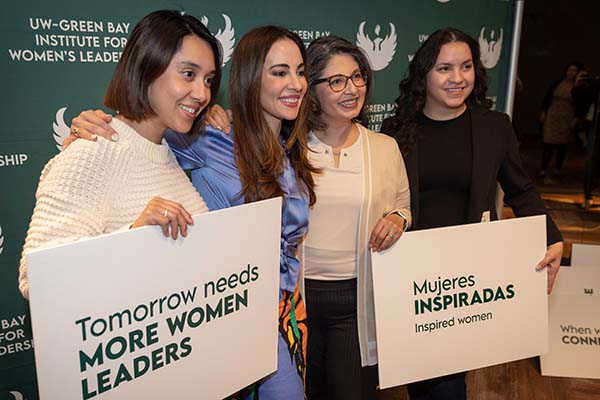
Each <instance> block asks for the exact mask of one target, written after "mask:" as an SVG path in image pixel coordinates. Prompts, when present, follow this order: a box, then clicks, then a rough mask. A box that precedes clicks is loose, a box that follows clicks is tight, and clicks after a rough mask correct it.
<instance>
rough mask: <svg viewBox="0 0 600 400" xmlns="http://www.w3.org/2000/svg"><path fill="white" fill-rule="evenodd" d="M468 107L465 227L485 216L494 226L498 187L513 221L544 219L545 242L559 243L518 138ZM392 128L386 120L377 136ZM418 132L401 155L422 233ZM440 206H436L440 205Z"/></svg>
mask: <svg viewBox="0 0 600 400" xmlns="http://www.w3.org/2000/svg"><path fill="white" fill-rule="evenodd" d="M467 107H468V109H469V112H470V117H471V146H472V149H473V150H472V151H471V184H470V194H469V201H468V211H467V222H468V223H472V222H480V221H481V219H482V216H483V215H484V214H485V213H489V216H490V220H492V221H493V220H496V219H498V215H497V214H496V193H497V187H498V182H500V185H501V186H502V189H503V190H504V201H505V202H506V203H507V204H509V205H510V206H511V207H512V209H513V211H514V212H515V215H516V216H517V217H525V216H530V215H539V214H546V216H547V218H546V228H547V231H546V233H547V240H548V242H547V243H548V244H552V243H556V242H558V241H561V240H562V235H561V234H560V232H559V230H558V228H557V227H556V224H555V223H554V221H553V220H552V217H551V216H550V213H549V212H548V210H547V209H546V207H545V206H544V202H543V201H542V199H541V198H540V196H539V194H538V193H537V191H536V190H535V186H534V185H533V183H532V182H531V179H530V178H529V176H528V175H527V172H526V171H525V169H524V168H523V166H522V164H521V160H520V157H519V145H518V142H517V137H516V135H515V132H514V131H513V129H512V124H511V122H510V119H509V118H508V116H507V115H506V114H503V113H499V112H496V111H491V110H487V109H485V108H483V107H480V106H477V105H472V104H467ZM392 125H393V124H392V119H391V118H388V119H386V120H384V121H383V124H382V125H381V131H382V132H384V133H387V134H389V135H390V136H392V137H393V136H394V135H395V134H396V131H395V130H396V129H392ZM417 129H418V131H419V132H417V133H418V135H417V138H416V139H417V140H416V141H415V142H414V143H413V145H412V147H411V149H410V150H408V151H407V152H406V151H405V152H404V153H403V156H404V162H405V165H406V172H407V174H408V181H409V183H410V207H411V211H412V228H411V229H422V224H421V216H422V214H423V213H422V210H421V207H422V205H421V198H420V197H421V196H420V193H421V189H420V187H421V183H420V182H419V180H420V179H419V177H420V175H421V174H420V172H419V165H420V162H419V157H418V156H419V153H420V151H419V147H420V146H421V133H422V130H423V127H422V126H419V127H418V128H417ZM441 203H442V202H441V201H438V206H439V205H440V204H441Z"/></svg>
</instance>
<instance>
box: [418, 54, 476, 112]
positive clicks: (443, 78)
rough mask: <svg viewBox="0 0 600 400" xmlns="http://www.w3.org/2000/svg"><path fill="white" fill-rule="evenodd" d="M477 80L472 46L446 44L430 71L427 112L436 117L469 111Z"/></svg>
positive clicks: (428, 74) (427, 83)
mask: <svg viewBox="0 0 600 400" xmlns="http://www.w3.org/2000/svg"><path fill="white" fill-rule="evenodd" d="M474 83H475V68H474V66H473V57H472V55H471V50H470V49H469V46H468V45H467V44H466V43H465V42H450V43H446V44H445V45H443V46H442V47H441V48H440V53H439V55H438V57H437V60H436V62H435V65H434V66H433V68H431V70H430V71H429V72H428V73H427V77H426V87H427V95H426V99H425V108H424V109H423V111H424V113H425V114H426V115H427V116H428V117H429V118H431V119H435V120H447V119H451V118H454V117H457V116H458V115H460V114H461V113H462V112H463V111H464V110H465V108H466V105H465V101H466V100H467V97H469V95H470V94H471V92H472V91H473V85H474Z"/></svg>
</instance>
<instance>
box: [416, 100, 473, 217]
mask: <svg viewBox="0 0 600 400" xmlns="http://www.w3.org/2000/svg"><path fill="white" fill-rule="evenodd" d="M420 125H421V126H422V128H423V129H422V130H421V135H420V136H419V148H418V152H419V155H418V160H419V183H420V184H419V200H420V203H421V204H420V209H421V210H420V216H421V221H420V224H419V229H429V228H439V227H443V226H452V225H462V224H466V223H467V222H468V218H467V215H468V206H469V194H470V191H471V169H472V160H473V157H472V149H473V146H472V143H471V142H472V140H471V113H470V112H469V110H466V111H465V112H463V113H462V114H461V115H460V116H458V117H456V118H454V119H451V120H447V121H435V120H432V119H430V118H428V117H426V116H425V115H422V116H421V120H420Z"/></svg>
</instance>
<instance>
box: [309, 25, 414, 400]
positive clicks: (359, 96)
mask: <svg viewBox="0 0 600 400" xmlns="http://www.w3.org/2000/svg"><path fill="white" fill-rule="evenodd" d="M307 55H308V64H309V66H310V70H309V85H310V91H311V96H310V100H309V101H310V113H309V128H310V133H309V148H310V151H309V153H308V157H309V160H310V161H311V163H312V164H313V165H314V166H315V167H317V168H320V169H321V174H318V175H315V176H314V178H315V186H316V188H315V191H316V195H317V202H316V203H315V205H314V207H313V208H312V209H311V210H310V212H309V231H308V234H307V237H306V239H305V241H304V245H303V252H302V256H303V257H302V258H303V264H304V277H305V281H304V282H305V292H306V306H307V311H308V320H307V321H308V332H309V339H308V351H307V377H306V384H307V395H308V398H309V399H310V400H313V399H344V400H348V399H373V398H375V397H376V394H375V388H376V386H377V371H376V367H375V364H376V363H377V348H376V343H375V320H374V318H375V316H374V310H373V288H372V279H371V258H370V253H369V250H372V251H381V250H385V249H387V248H389V247H390V246H391V245H393V244H394V243H395V242H396V241H397V240H398V238H399V237H400V236H401V235H402V232H403V231H404V230H405V229H406V227H407V226H408V225H409V224H410V192H409V188H408V178H407V175H406V170H405V168H404V161H403V160H402V156H401V154H400V151H399V149H398V146H397V144H396V142H395V140H394V139H392V138H390V137H388V136H386V135H382V134H379V133H375V132H373V131H370V130H368V129H367V128H365V127H364V126H363V125H361V123H365V113H364V106H365V99H366V98H367V96H368V94H369V92H370V89H371V84H372V80H371V78H372V70H371V68H370V67H369V62H368V59H367V57H366V56H365V54H364V53H363V52H362V51H361V50H360V49H359V48H358V47H357V46H355V45H353V44H351V43H350V42H348V41H347V40H345V39H342V38H339V37H334V36H328V37H322V38H319V39H317V40H315V41H314V42H312V43H311V44H310V46H309V47H308V50H307Z"/></svg>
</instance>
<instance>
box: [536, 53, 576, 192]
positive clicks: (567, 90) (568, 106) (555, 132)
mask: <svg viewBox="0 0 600 400" xmlns="http://www.w3.org/2000/svg"><path fill="white" fill-rule="evenodd" d="M582 69H583V66H582V65H581V63H579V62H576V61H574V62H570V63H569V64H567V65H566V66H565V68H564V69H563V73H562V76H561V78H560V79H559V80H558V81H556V82H554V83H553V84H552V85H550V88H549V89H548V91H547V93H546V95H545V96H544V100H543V101H542V112H541V113H540V122H541V123H542V132H543V141H544V150H543V152H542V168H541V170H540V176H541V177H544V183H553V180H552V178H551V177H550V175H549V174H548V171H547V170H548V165H549V164H550V161H551V160H552V156H554V154H556V174H555V176H557V177H558V176H559V175H560V170H561V168H562V166H563V164H564V162H565V157H566V155H567V145H568V143H569V142H570V141H571V139H572V138H573V136H574V133H575V124H576V118H575V104H574V103H573V96H572V95H571V91H572V90H573V84H574V83H575V78H576V77H577V74H578V73H579V71H581V70H582Z"/></svg>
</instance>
